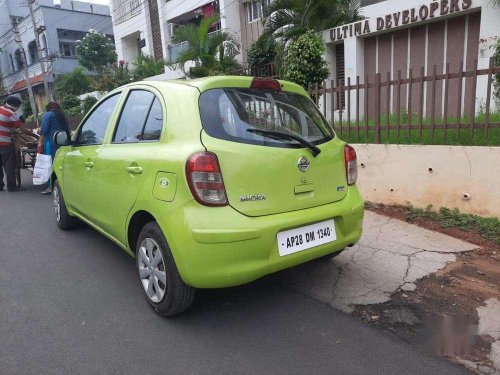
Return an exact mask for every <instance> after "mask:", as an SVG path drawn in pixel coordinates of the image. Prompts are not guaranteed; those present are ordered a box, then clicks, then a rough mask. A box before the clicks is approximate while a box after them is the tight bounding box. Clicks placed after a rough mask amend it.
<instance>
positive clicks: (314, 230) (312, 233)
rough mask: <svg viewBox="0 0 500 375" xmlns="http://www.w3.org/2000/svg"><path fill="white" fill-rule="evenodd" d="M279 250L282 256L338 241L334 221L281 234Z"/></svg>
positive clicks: (279, 236)
mask: <svg viewBox="0 0 500 375" xmlns="http://www.w3.org/2000/svg"><path fill="white" fill-rule="evenodd" d="M277 237H278V250H279V253H280V256H285V255H289V254H293V253H296V252H298V251H302V250H306V249H310V248H311V247H315V246H319V245H323V244H325V243H328V242H333V241H335V240H336V239H337V234H336V233H335V223H334V221H333V220H327V221H323V222H321V223H316V224H311V225H307V226H305V227H301V228H296V229H290V230H287V231H284V232H279V233H278V235H277Z"/></svg>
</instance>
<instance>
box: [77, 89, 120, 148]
mask: <svg viewBox="0 0 500 375" xmlns="http://www.w3.org/2000/svg"><path fill="white" fill-rule="evenodd" d="M119 98H120V93H117V94H114V95H113V96H110V97H109V98H107V99H105V100H104V101H103V102H101V103H100V104H99V106H98V107H97V108H96V109H94V111H92V113H91V114H90V116H89V117H87V119H86V120H85V122H84V123H83V125H82V126H81V127H80V130H79V132H78V137H77V139H76V144H77V145H79V146H85V145H100V144H102V142H103V140H104V135H105V134H106V129H107V128H108V125H109V120H110V119H111V115H112V114H113V111H114V109H115V107H116V104H117V103H118V99H119Z"/></svg>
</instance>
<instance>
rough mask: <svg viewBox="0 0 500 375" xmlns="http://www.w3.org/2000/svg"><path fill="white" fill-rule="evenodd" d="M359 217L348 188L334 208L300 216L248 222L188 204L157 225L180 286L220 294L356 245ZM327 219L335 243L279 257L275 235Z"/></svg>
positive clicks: (230, 212) (360, 208) (359, 205)
mask: <svg viewBox="0 0 500 375" xmlns="http://www.w3.org/2000/svg"><path fill="white" fill-rule="evenodd" d="M363 212H364V203H363V200H362V198H361V196H360V194H359V192H358V190H357V188H356V187H350V188H349V191H348V194H347V196H346V197H345V198H344V199H343V200H341V201H339V202H335V203H332V204H328V205H323V206H319V207H314V208H309V209H305V210H301V211H294V212H287V213H281V214H276V215H269V216H262V217H247V216H244V215H242V214H240V213H239V212H237V211H235V210H234V209H232V208H231V207H220V208H209V209H207V208H206V207H201V206H199V205H198V204H195V203H193V204H192V205H190V206H189V207H186V206H184V207H183V208H182V209H181V208H179V209H177V210H175V211H174V212H171V213H170V214H168V215H165V216H163V217H162V218H160V219H159V220H158V221H159V224H160V226H161V227H162V229H163V230H164V232H165V234H166V237H167V240H168V242H169V245H170V248H171V250H172V253H173V255H174V258H175V260H176V264H177V268H178V270H179V273H180V274H181V277H182V279H183V280H184V282H185V283H186V284H188V285H191V286H193V287H196V288H221V287H229V286H235V285H240V284H244V283H248V282H250V281H253V280H255V279H258V278H260V277H262V276H265V275H267V274H270V273H273V272H276V271H279V270H282V269H285V268H289V267H292V266H295V265H297V264H301V263H304V262H307V261H309V260H312V259H315V258H318V257H321V256H323V255H326V254H329V253H333V252H336V251H339V250H342V249H343V248H345V247H346V246H348V245H351V244H354V243H356V242H357V241H358V240H359V238H360V237H361V233H362V222H363ZM332 218H333V219H334V220H335V227H336V234H337V240H336V241H334V242H332V243H328V244H324V245H320V246H317V247H314V248H311V249H307V250H304V251H300V252H298V253H294V254H290V255H287V256H283V257H282V256H280V255H279V252H278V244H277V240H276V235H277V233H278V232H281V231H283V230H287V229H292V228H296V227H301V226H304V225H309V224H312V223H315V222H321V221H324V220H328V219H332ZM181 223H183V224H181ZM179 225H182V226H183V227H184V229H183V230H181V228H180V227H179ZM186 227H187V228H189V229H188V231H187V233H186V230H185V229H186ZM175 228H177V229H178V230H175ZM221 228H224V229H221ZM179 233H183V234H182V235H180V234H179Z"/></svg>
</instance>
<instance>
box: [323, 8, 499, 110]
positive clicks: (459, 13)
mask: <svg viewBox="0 0 500 375" xmlns="http://www.w3.org/2000/svg"><path fill="white" fill-rule="evenodd" d="M364 3H365V4H367V3H368V4H369V5H365V6H364V7H363V8H362V10H361V11H362V15H363V16H364V17H365V19H364V20H362V21H359V22H355V23H352V24H348V25H342V26H339V27H336V28H334V29H331V30H326V31H324V33H323V39H324V41H325V43H326V45H327V60H328V61H329V63H330V67H331V76H330V79H335V80H339V79H340V80H342V81H343V83H344V85H345V84H347V81H348V79H350V82H351V84H355V83H356V79H357V77H359V82H361V83H364V82H365V79H366V77H368V80H369V82H371V83H373V82H374V80H375V76H376V74H377V73H380V74H381V80H382V81H386V80H387V74H389V77H390V79H391V80H395V79H396V78H397V74H398V71H400V72H401V78H402V79H405V78H407V77H408V76H409V75H410V72H411V74H412V77H415V76H420V75H421V73H422V71H423V73H424V75H426V76H428V75H432V74H433V69H434V66H436V71H437V74H444V73H445V72H446V66H447V65H448V66H449V70H450V73H456V72H458V71H459V67H460V64H461V63H462V62H463V70H464V71H467V70H473V65H474V61H475V60H477V64H478V67H479V68H480V69H486V68H488V62H489V57H490V56H491V54H492V53H493V50H492V49H490V48H489V47H490V46H491V45H493V43H494V42H495V40H496V38H498V37H500V7H498V6H493V4H492V2H491V1H490V0H440V1H433V0H405V1H401V0H371V1H365V2H364ZM463 81H464V83H463V85H462V97H461V112H462V115H463V114H467V113H468V112H467V109H469V108H471V105H473V103H472V101H475V103H476V104H475V106H476V109H478V108H479V107H480V106H481V105H484V102H485V100H484V96H485V94H486V85H487V79H486V76H484V75H483V76H479V77H478V81H477V87H476V94H475V95H466V94H464V93H466V92H467V93H468V92H470V90H471V89H472V84H473V83H472V82H473V81H472V78H470V77H469V78H466V79H464V80H463ZM329 86H330V85H328V87H329ZM414 86H415V85H414ZM430 87H431V86H430V82H425V84H424V95H423V100H424V104H423V110H422V112H423V115H424V116H426V115H428V114H429V113H430V111H431V105H432V102H431V100H430V98H431V96H430V95H431V92H430V91H431V90H430ZM393 89H394V88H392V89H391V90H392V91H393ZM371 90H372V89H370V91H371ZM385 90H386V88H385V87H383V88H382V93H381V97H382V98H386V91H385ZM406 90H407V89H406V86H405V85H404V86H402V92H401V97H400V100H401V103H400V104H401V107H402V108H405V107H406V106H407V101H408V94H407V92H406ZM448 90H449V91H448V92H449V96H448V98H445V97H444V82H443V81H442V80H441V81H438V84H437V87H436V93H435V97H436V100H435V101H434V105H435V107H436V108H435V110H436V116H438V117H439V116H441V114H442V111H443V109H444V103H445V102H446V101H447V107H448V108H447V110H448V114H453V115H454V114H456V113H457V111H458V108H459V107H458V100H457V99H456V98H455V97H454V96H453V95H457V93H458V80H457V79H454V80H450V82H449V88H448ZM354 95H355V93H354V92H352V93H351V97H350V99H351V103H353V104H355V103H356V98H355V97H354ZM418 95H419V92H418V89H417V87H414V89H413V90H412V100H413V103H414V107H413V108H414V109H415V111H416V110H417V103H418V99H419V98H418ZM369 97H370V99H369V100H368V102H369V103H368V105H367V108H368V112H369V113H371V114H373V113H374V112H373V111H374V107H375V101H374V97H375V95H369ZM396 102H397V100H396V99H395V98H394V92H392V93H391V98H390V101H389V106H390V108H389V110H390V111H391V112H394V109H395V107H396ZM326 103H327V111H326V113H327V114H328V115H329V116H330V113H331V108H330V101H329V100H327V101H326ZM386 103H387V102H386V101H385V100H382V101H381V103H380V111H381V113H386V112H387V104H386ZM338 104H339V103H338V101H337V103H336V104H334V107H335V110H336V111H335V115H336V116H337V117H338V115H339V114H338V109H339V108H338ZM344 105H345V100H344ZM492 106H493V101H492ZM359 107H360V108H359V112H360V116H361V117H363V113H364V110H365V103H364V98H363V95H361V97H360V103H359ZM355 111H356V108H355V106H351V113H355ZM412 112H413V111H412ZM344 116H345V113H344ZM330 117H331V116H330Z"/></svg>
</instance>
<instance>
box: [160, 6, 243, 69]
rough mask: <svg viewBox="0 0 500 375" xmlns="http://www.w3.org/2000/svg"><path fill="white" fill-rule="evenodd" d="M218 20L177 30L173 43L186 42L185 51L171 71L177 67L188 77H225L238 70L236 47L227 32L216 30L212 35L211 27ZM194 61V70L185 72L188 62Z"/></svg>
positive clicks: (205, 20)
mask: <svg viewBox="0 0 500 375" xmlns="http://www.w3.org/2000/svg"><path fill="white" fill-rule="evenodd" d="M218 20H219V16H218V15H213V16H211V17H205V18H202V19H201V21H200V24H199V25H194V24H192V25H188V26H183V27H180V28H178V29H177V30H176V31H175V34H174V36H173V38H172V41H173V43H181V42H187V43H188V47H187V48H186V49H185V50H183V51H182V52H180V54H179V56H178V58H177V59H176V60H175V61H171V62H170V63H169V64H168V65H169V66H170V67H178V68H179V69H181V70H182V71H183V72H184V73H185V74H186V75H187V76H188V77H193V78H194V77H200V76H206V75H218V74H227V73H231V72H232V71H234V70H236V69H238V68H239V64H238V62H237V61H236V59H235V57H236V55H237V54H238V53H239V44H238V42H237V41H236V38H235V37H234V36H233V35H232V34H231V33H229V32H227V31H223V30H219V31H217V32H214V33H211V32H210V27H211V26H212V25H213V24H214V23H215V22H217V21H218ZM190 61H193V62H194V64H195V68H192V69H190V70H189V71H186V69H185V66H186V63H187V62H190Z"/></svg>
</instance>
